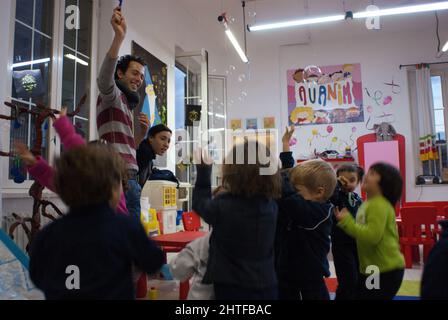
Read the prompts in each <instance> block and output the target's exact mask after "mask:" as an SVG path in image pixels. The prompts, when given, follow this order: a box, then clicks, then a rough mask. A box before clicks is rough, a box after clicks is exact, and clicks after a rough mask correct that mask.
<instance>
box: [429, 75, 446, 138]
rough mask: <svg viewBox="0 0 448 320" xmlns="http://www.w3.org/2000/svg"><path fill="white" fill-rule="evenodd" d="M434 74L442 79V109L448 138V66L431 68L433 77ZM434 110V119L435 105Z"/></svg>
mask: <svg viewBox="0 0 448 320" xmlns="http://www.w3.org/2000/svg"><path fill="white" fill-rule="evenodd" d="M433 76H439V77H440V80H441V81H440V82H441V88H442V104H443V106H442V109H443V118H444V120H445V140H448V67H446V68H444V69H434V70H431V77H433ZM432 111H433V113H434V119H435V112H434V111H435V109H434V105H433V110H432ZM434 122H435V121H434ZM434 129H435V123H434ZM436 139H437V136H436Z"/></svg>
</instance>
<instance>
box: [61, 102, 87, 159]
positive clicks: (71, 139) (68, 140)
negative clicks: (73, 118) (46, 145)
mask: <svg viewBox="0 0 448 320" xmlns="http://www.w3.org/2000/svg"><path fill="white" fill-rule="evenodd" d="M53 126H54V129H55V130H56V132H57V134H58V135H59V137H60V138H61V143H62V145H63V146H64V148H66V149H67V150H69V149H72V148H74V147H78V146H82V145H85V144H86V142H85V140H84V138H83V137H82V136H81V135H79V134H77V133H76V130H75V127H74V126H73V124H72V123H71V122H70V119H69V118H68V117H67V108H65V107H63V108H62V110H61V113H60V116H59V118H58V119H57V120H56V121H55V122H54V124H53Z"/></svg>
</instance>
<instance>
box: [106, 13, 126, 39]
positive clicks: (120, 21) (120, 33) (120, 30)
mask: <svg viewBox="0 0 448 320" xmlns="http://www.w3.org/2000/svg"><path fill="white" fill-rule="evenodd" d="M110 23H111V24H112V28H113V29H114V32H115V37H116V38H118V39H119V40H124V38H125V37H126V31H127V25H126V20H125V19H124V17H123V14H122V12H121V8H120V7H116V8H115V9H114V13H113V15H112V19H111V21H110Z"/></svg>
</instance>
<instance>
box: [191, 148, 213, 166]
mask: <svg viewBox="0 0 448 320" xmlns="http://www.w3.org/2000/svg"><path fill="white" fill-rule="evenodd" d="M193 160H194V163H195V164H197V165H212V164H213V159H212V158H210V156H209V155H208V153H207V152H205V151H204V150H202V149H201V148H197V149H196V150H195V151H194V153H193Z"/></svg>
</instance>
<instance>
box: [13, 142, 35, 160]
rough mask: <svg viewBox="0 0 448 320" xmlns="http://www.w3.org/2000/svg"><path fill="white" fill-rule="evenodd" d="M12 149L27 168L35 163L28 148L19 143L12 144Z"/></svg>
mask: <svg viewBox="0 0 448 320" xmlns="http://www.w3.org/2000/svg"><path fill="white" fill-rule="evenodd" d="M14 147H15V150H16V152H17V155H18V156H19V157H20V159H22V161H23V162H24V163H25V165H27V166H34V165H35V164H36V163H37V159H36V157H35V156H34V155H33V154H32V153H31V151H30V150H29V149H28V147H27V146H26V145H25V144H24V143H22V142H19V141H16V142H14Z"/></svg>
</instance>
